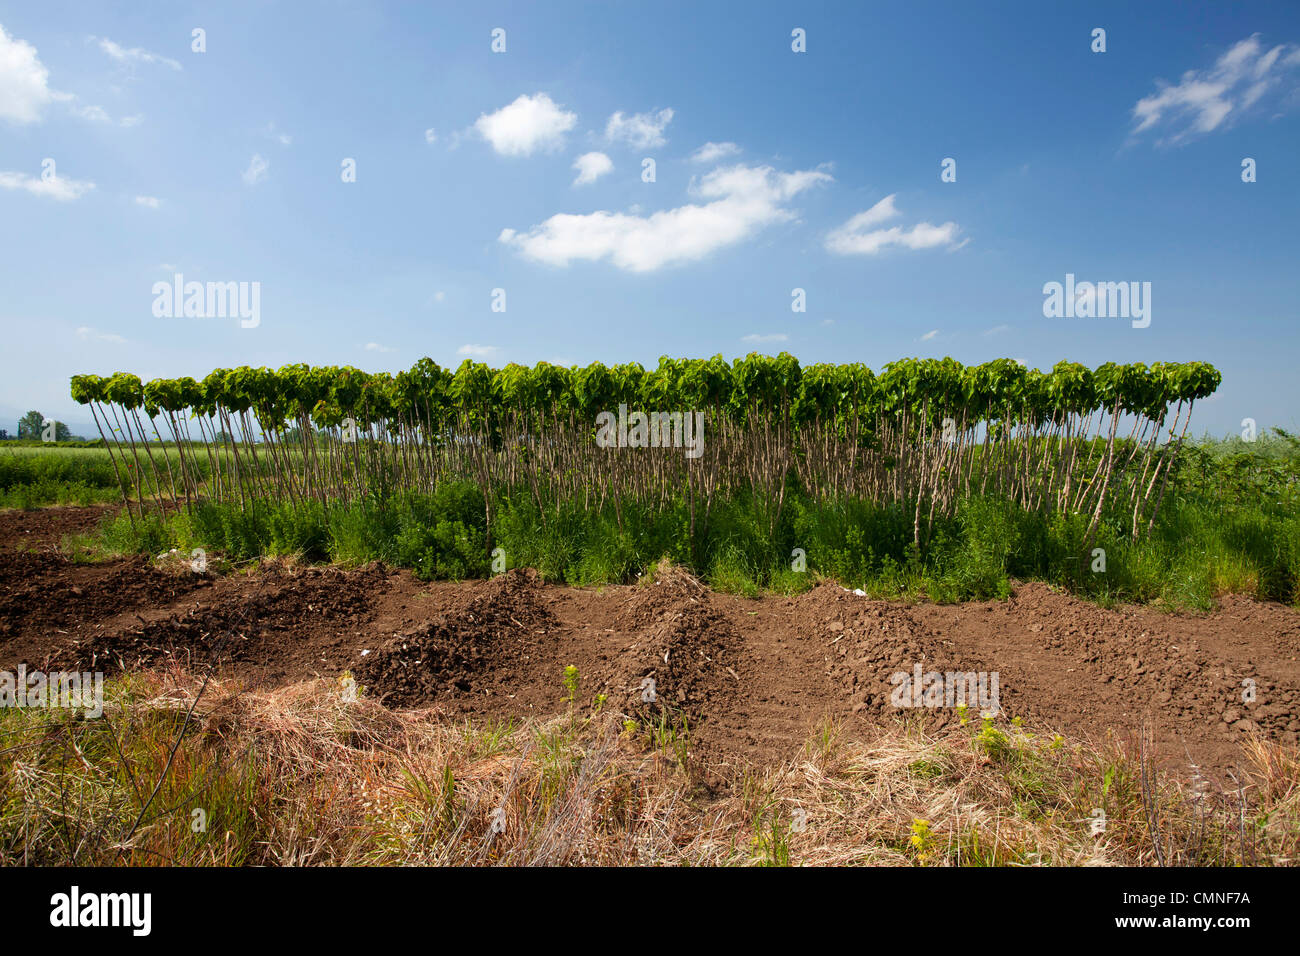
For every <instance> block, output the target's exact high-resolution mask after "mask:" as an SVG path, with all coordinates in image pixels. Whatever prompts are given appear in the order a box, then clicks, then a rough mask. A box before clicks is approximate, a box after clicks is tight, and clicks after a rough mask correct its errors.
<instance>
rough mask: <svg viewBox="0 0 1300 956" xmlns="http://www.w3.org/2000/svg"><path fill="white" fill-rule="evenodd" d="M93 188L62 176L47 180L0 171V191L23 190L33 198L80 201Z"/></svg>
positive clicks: (88, 184) (93, 185)
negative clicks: (42, 197)
mask: <svg viewBox="0 0 1300 956" xmlns="http://www.w3.org/2000/svg"><path fill="white" fill-rule="evenodd" d="M94 188H95V184H94V183H91V182H85V181H83V180H79V179H68V178H66V177H64V176H50V177H49V178H48V179H47V178H45V177H44V176H28V175H27V174H26V173H10V172H3V171H0V189H25V190H27V192H29V193H31V194H32V195H33V196H44V197H47V198H49V199H57V200H59V201H60V202H70V201H71V200H73V199H80V198H81V197H82V196H84V195H85V194H86V193H88V192H90V190H92V189H94Z"/></svg>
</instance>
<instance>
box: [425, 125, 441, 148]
mask: <svg viewBox="0 0 1300 956" xmlns="http://www.w3.org/2000/svg"><path fill="white" fill-rule="evenodd" d="M424 141H425V142H426V143H428V144H429V145H430V146H432V145H433V144H434V143H436V142H438V132H437V130H435V129H434V128H433V127H432V126H430V127H429V128H428V129H426V130H425V131H424Z"/></svg>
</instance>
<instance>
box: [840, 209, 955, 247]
mask: <svg viewBox="0 0 1300 956" xmlns="http://www.w3.org/2000/svg"><path fill="white" fill-rule="evenodd" d="M895 195H896V194H890V195H888V196H886V197H885V198H884V199H882V200H880V202H878V203H876V204H875V205H874V206H872V207H871V208H870V209H868V210H867V211H866V212H860V213H858V214H857V215H856V216H854V217H853V218H852V219H850V220H849V221H848V222H846V223H844V225H842V226H840V227H839V228H838V229H834V230H832V231H831V233H830V234H829V235H828V236H827V237H826V249H827V250H828V251H830V252H834V253H837V254H838V255H842V256H850V255H862V256H872V255H875V254H876V253H878V252H881V251H882V250H884V249H887V248H889V247H890V246H898V247H901V248H904V249H933V248H936V247H938V246H952V245H954V244H955V243H956V241H957V233H958V232H959V231H960V229H959V227H958V225H957V224H956V223H955V222H945V223H944V224H943V225H941V226H936V225H933V224H931V223H928V222H918V223H917V224H916V225H914V226H912V227H911V228H910V229H905V228H903V227H902V226H891V227H889V228H888V229H878V228H875V227H877V226H879V225H880V224H881V223H883V222H886V221H888V220H890V219H893V218H895V217H897V216H898V215H900V213H899V212H898V209H897V207H896V206H895V205H894V196H895Z"/></svg>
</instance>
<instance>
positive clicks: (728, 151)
mask: <svg viewBox="0 0 1300 956" xmlns="http://www.w3.org/2000/svg"><path fill="white" fill-rule="evenodd" d="M739 152H740V147H739V146H737V145H736V144H735V143H705V144H704V145H703V146H701V147H700V148H699V149H697V150H696V151H695V152H693V153H691V162H693V163H715V162H717V161H718V160H720V159H725V158H726V157H728V156H735V155H737V154H738V153H739Z"/></svg>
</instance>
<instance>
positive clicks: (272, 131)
mask: <svg viewBox="0 0 1300 956" xmlns="http://www.w3.org/2000/svg"><path fill="white" fill-rule="evenodd" d="M266 135H267V136H269V137H270V138H271V139H273V140H275V141H276V142H277V143H279V144H280V145H281V146H292V145H293V137H292V136H290V135H289V134H288V133H285V132H283V131H280V132H277V131H276V128H275V121H274V120H272V121H271V122H270V123H267V124H266Z"/></svg>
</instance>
